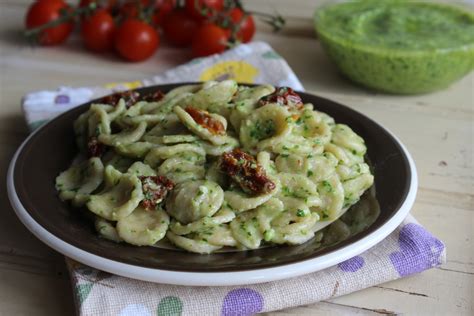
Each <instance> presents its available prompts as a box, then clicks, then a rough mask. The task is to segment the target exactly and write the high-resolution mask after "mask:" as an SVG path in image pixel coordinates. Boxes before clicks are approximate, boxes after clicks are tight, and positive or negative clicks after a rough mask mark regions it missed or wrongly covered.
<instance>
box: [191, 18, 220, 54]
mask: <svg viewBox="0 0 474 316" xmlns="http://www.w3.org/2000/svg"><path fill="white" fill-rule="evenodd" d="M227 40H228V35H227V33H226V31H225V30H224V29H223V28H221V27H219V26H217V25H215V24H212V23H209V24H204V25H202V26H201V27H200V28H199V29H198V31H197V32H196V34H195V35H194V38H193V44H192V51H193V55H194V56H195V57H202V56H208V55H212V54H217V53H220V52H223V51H224V50H225V49H226V43H227Z"/></svg>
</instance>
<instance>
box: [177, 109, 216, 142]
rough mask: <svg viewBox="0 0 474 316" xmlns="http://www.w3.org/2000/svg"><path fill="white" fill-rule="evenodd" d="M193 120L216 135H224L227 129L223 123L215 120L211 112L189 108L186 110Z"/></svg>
mask: <svg viewBox="0 0 474 316" xmlns="http://www.w3.org/2000/svg"><path fill="white" fill-rule="evenodd" d="M184 110H185V111H186V112H187V113H188V114H189V115H191V117H192V118H193V120H194V121H195V122H196V123H197V124H199V125H201V126H202V127H204V128H205V129H207V130H208V131H209V132H211V133H212V134H214V135H224V134H225V127H224V124H222V122H221V121H219V120H217V119H215V118H213V117H212V116H211V115H210V114H209V112H207V111H205V110H201V109H196V108H193V107H191V106H188V107H187V108H186V109H184Z"/></svg>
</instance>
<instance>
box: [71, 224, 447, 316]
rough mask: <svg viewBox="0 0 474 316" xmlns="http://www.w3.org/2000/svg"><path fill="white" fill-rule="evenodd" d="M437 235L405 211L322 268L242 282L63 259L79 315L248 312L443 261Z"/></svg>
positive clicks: (306, 300)
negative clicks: (138, 273)
mask: <svg viewBox="0 0 474 316" xmlns="http://www.w3.org/2000/svg"><path fill="white" fill-rule="evenodd" d="M445 260H446V252H445V248H444V245H443V243H442V242H441V241H439V240H438V239H437V238H435V237H434V236H433V235H431V234H430V233H429V232H428V231H427V230H426V229H425V228H423V227H422V226H420V225H419V224H418V223H417V222H416V220H415V219H414V218H413V217H412V216H411V215H409V216H408V217H407V218H406V219H405V220H404V221H403V223H402V224H401V225H400V226H399V227H398V228H397V229H396V230H395V231H394V232H393V233H392V234H390V235H389V236H388V237H387V238H385V239H384V240H383V241H382V242H380V243H379V244H377V245H376V246H374V247H373V248H371V249H369V250H367V251H365V252H364V253H362V254H360V255H358V256H355V257H353V258H351V259H349V260H346V261H344V262H341V263H339V264H338V265H336V266H334V267H331V268H327V269H325V270H322V271H319V272H314V273H310V274H307V275H304V276H300V277H296V278H292V279H287V280H280V281H275V282H268V283H262V284H252V285H247V286H223V287H186V286H177V285H165V284H155V283H149V282H143V281H137V280H132V279H127V278H124V277H120V276H115V275H112V274H108V273H105V272H101V271H98V270H96V269H93V268H90V267H87V266H84V265H82V264H80V263H78V262H75V261H73V260H71V259H66V262H67V264H68V267H69V270H70V273H71V279H72V282H73V285H74V289H75V301H76V303H77V304H76V305H77V307H78V314H79V315H130V316H132V315H133V316H136V315H159V316H169V315H176V316H179V315H220V316H250V315H254V314H257V313H261V312H269V311H274V310H280V309H284V308H289V307H295V306H299V305H307V304H312V303H316V302H319V301H322V300H326V299H330V298H333V297H337V296H340V295H344V294H348V293H351V292H355V291H358V290H361V289H365V288H367V287H370V286H374V285H377V284H381V283H384V282H388V281H391V280H395V279H398V278H402V277H405V276H408V275H411V274H414V273H419V272H422V271H424V270H426V269H430V268H433V267H436V266H439V265H441V264H443V263H444V262H445Z"/></svg>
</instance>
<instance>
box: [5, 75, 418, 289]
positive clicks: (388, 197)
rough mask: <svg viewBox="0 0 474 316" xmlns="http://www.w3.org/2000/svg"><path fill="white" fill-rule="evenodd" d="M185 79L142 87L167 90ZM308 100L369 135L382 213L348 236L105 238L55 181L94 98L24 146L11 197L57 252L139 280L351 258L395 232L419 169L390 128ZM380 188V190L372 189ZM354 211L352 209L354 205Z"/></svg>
mask: <svg viewBox="0 0 474 316" xmlns="http://www.w3.org/2000/svg"><path fill="white" fill-rule="evenodd" d="M178 85H181V84H170V85H161V86H153V87H147V88H142V89H138V90H137V91H139V92H142V93H149V92H152V91H155V90H157V89H160V90H162V91H165V92H166V91H168V90H170V89H172V88H174V87H176V86H178ZM300 95H301V96H302V98H303V101H304V102H311V103H313V104H314V105H315V108H316V109H318V110H319V111H323V112H326V113H328V114H329V115H331V116H332V117H334V119H335V120H336V122H338V123H344V124H347V125H349V126H350V127H351V128H352V129H353V130H354V131H355V132H356V133H357V134H359V135H360V136H362V137H363V138H364V139H365V142H366V145H367V147H368V158H369V160H370V161H371V163H372V167H373V173H374V176H375V188H376V199H377V201H378V203H379V204H380V210H381V211H380V214H379V215H378V217H377V218H376V219H375V221H374V222H373V224H372V225H371V226H369V227H368V228H367V229H365V230H364V231H362V232H359V233H356V234H353V235H352V236H351V237H349V238H347V239H346V240H343V241H340V242H338V243H335V244H329V245H325V246H324V247H321V244H320V243H319V242H316V241H315V240H312V241H309V242H307V243H305V244H303V245H299V246H279V247H269V248H263V249H259V250H252V251H244V252H227V253H216V254H211V255H197V254H192V253H188V252H183V251H179V250H173V249H158V248H154V247H135V246H132V245H127V244H117V243H114V242H110V241H107V240H104V239H101V238H99V237H98V235H97V234H96V233H95V231H94V228H93V224H92V223H91V222H90V221H89V220H87V219H85V218H84V217H83V216H82V215H81V214H80V212H78V210H77V209H74V208H73V207H71V206H70V205H69V204H68V203H64V202H62V201H60V200H59V198H58V196H57V193H56V190H55V187H54V180H55V177H56V176H57V175H58V174H59V172H60V171H62V170H65V169H66V168H68V166H69V165H70V163H71V161H72V159H73V158H74V156H75V155H76V154H77V149H76V146H75V143H74V134H73V128H72V126H73V121H74V120H75V119H76V118H77V117H78V116H79V115H80V114H81V113H83V112H84V111H86V110H87V109H88V107H89V105H90V103H91V102H89V103H86V104H84V105H81V106H79V107H77V108H74V109H72V110H70V111H68V112H66V113H64V114H62V115H60V116H59V117H57V118H55V119H53V120H52V121H50V122H49V123H47V124H46V125H44V126H43V127H41V128H40V129H38V130H37V131H36V132H35V133H33V134H32V135H31V136H30V137H28V139H27V140H26V141H25V142H24V143H23V145H22V146H21V147H20V148H19V149H18V151H17V153H16V155H15V157H14V158H13V160H12V162H11V165H10V170H9V173H8V192H9V198H10V201H11V203H12V205H13V207H14V209H15V211H16V213H17V215H18V216H19V218H20V219H21V220H22V222H23V223H24V224H25V226H26V227H27V228H28V229H30V231H32V232H33V233H34V234H35V235H36V236H37V237H38V238H39V239H41V240H42V241H43V242H45V243H47V244H48V245H50V246H51V247H52V248H54V249H56V250H57V251H59V252H61V253H63V254H65V255H66V256H69V257H72V258H73V259H75V260H77V261H80V262H82V263H85V264H87V265H90V266H93V267H96V268H99V269H102V270H105V271H108V272H112V273H115V274H119V275H123V276H128V277H132V278H136V279H142V280H147V281H154V282H160V283H172V284H183V285H237V284H249V283H258V282H266V281H272V280H278V279H283V278H287V277H293V276H297V275H301V274H305V273H309V272H313V271H317V270H320V269H323V268H326V267H328V266H331V265H334V264H337V263H339V262H341V261H343V260H346V259H349V258H350V257H352V256H355V255H357V254H359V253H361V252H362V251H364V250H366V249H368V248H370V247H371V246H373V245H375V244H376V243H377V242H379V241H381V240H382V239H383V238H384V237H386V236H387V235H388V234H390V233H391V232H392V231H393V230H394V229H395V228H396V227H397V225H398V224H400V222H401V221H402V220H403V218H404V217H405V216H406V215H407V214H408V211H409V210H410V208H411V206H412V204H413V202H414V199H415V195H416V190H417V176H416V170H415V167H414V164H413V161H412V159H411V158H410V155H409V154H408V152H407V151H406V149H405V148H404V146H403V145H402V144H401V143H400V142H399V141H398V140H397V139H396V138H395V137H394V136H393V135H392V134H391V133H390V132H388V131H387V130H386V129H385V128H383V127H382V126H380V125H379V124H377V123H376V122H374V121H372V120H371V119H369V118H367V117H366V116H364V115H362V114H360V113H359V112H356V111H354V110H352V109H350V108H348V107H346V106H344V105H341V104H338V103H336V102H334V101H330V100H328V99H324V98H321V97H318V96H314V95H311V94H308V93H303V92H301V93H300ZM372 192H374V191H372ZM349 212H350V211H349Z"/></svg>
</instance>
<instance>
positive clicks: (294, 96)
mask: <svg viewBox="0 0 474 316" xmlns="http://www.w3.org/2000/svg"><path fill="white" fill-rule="evenodd" d="M258 103H259V105H260V106H264V105H267V104H269V103H277V104H279V105H281V106H287V107H289V108H296V109H298V110H301V109H302V108H303V100H301V97H300V96H299V94H298V93H296V92H295V91H293V89H291V88H289V87H280V88H277V89H276V90H275V92H273V93H272V94H269V95H267V96H264V97H263V98H261V99H260V100H259V102H258Z"/></svg>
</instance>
